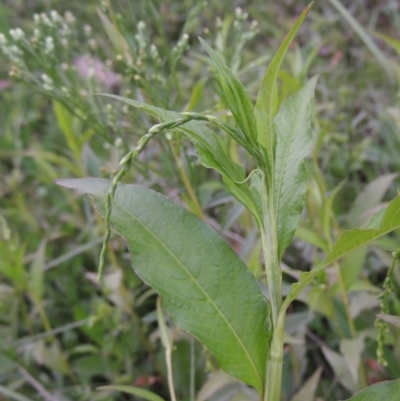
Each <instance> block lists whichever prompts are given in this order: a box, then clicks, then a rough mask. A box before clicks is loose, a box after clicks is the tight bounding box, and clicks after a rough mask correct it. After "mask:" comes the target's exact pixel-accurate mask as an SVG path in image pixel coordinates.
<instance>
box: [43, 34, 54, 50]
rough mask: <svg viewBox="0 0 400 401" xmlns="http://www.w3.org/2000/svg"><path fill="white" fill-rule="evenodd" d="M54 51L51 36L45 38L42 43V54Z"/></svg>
mask: <svg viewBox="0 0 400 401" xmlns="http://www.w3.org/2000/svg"><path fill="white" fill-rule="evenodd" d="M53 50H54V41H53V38H52V37H51V36H46V39H45V41H44V52H45V53H47V54H49V53H51V52H52V51H53Z"/></svg>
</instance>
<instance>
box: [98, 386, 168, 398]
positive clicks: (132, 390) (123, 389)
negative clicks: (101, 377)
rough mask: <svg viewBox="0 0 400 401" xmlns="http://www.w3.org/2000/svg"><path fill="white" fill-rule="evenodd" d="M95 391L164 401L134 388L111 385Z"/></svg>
mask: <svg viewBox="0 0 400 401" xmlns="http://www.w3.org/2000/svg"><path fill="white" fill-rule="evenodd" d="M96 390H106V391H119V392H121V393H127V394H132V395H136V396H137V397H139V398H143V399H144V400H148V401H164V398H161V397H160V396H159V395H157V394H155V393H152V392H151V391H149V390H145V389H144V388H140V387H134V386H124V385H118V384H115V385H114V384H111V385H109V386H100V387H97V388H96Z"/></svg>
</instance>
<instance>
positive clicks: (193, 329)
mask: <svg viewBox="0 0 400 401" xmlns="http://www.w3.org/2000/svg"><path fill="white" fill-rule="evenodd" d="M58 183H59V184H60V185H63V186H65V187H69V188H74V189H76V190H78V191H80V192H84V193H87V194H89V195H91V196H92V197H93V199H94V201H95V204H96V206H97V208H98V210H99V211H100V213H101V214H102V215H103V216H104V213H105V199H106V197H105V195H106V193H107V190H108V188H109V186H110V182H109V181H108V180H102V179H95V178H88V179H77V180H60V181H58ZM111 224H112V227H113V229H114V230H115V231H116V232H117V233H118V234H120V235H122V236H123V237H125V238H126V240H127V242H128V246H129V249H130V252H131V256H132V265H133V268H134V270H135V271H136V273H137V274H138V275H139V276H140V277H141V278H142V279H143V280H144V281H145V282H146V283H147V284H149V285H150V286H152V287H153V288H154V289H155V290H156V291H157V292H158V293H159V294H160V296H161V300H162V305H163V307H164V309H165V311H166V312H167V313H168V314H169V316H170V317H171V319H173V320H174V321H175V323H176V324H177V325H178V326H180V327H182V328H183V329H184V330H187V331H188V332H190V333H192V334H193V335H194V336H196V337H197V338H198V339H200V340H201V341H202V342H203V343H204V344H205V345H206V346H207V348H208V349H209V350H210V351H211V352H212V353H213V354H214V355H215V357H216V358H217V360H218V361H219V363H220V365H221V367H222V368H223V369H224V370H225V371H226V372H228V373H229V374H231V375H232V376H235V377H236V378H238V379H240V380H242V381H244V382H246V383H248V384H250V385H252V386H253V387H255V388H257V389H258V390H259V391H260V392H262V391H263V381H264V377H265V360H266V357H267V347H268V341H267V334H266V332H265V324H266V318H267V316H266V315H267V306H268V304H267V303H266V300H265V298H264V297H263V295H262V293H261V291H260V289H259V287H258V285H257V282H256V280H255V278H254V277H253V275H252V274H251V273H250V271H249V270H248V269H247V268H246V266H245V265H244V263H243V262H242V261H241V259H240V258H239V257H238V256H237V255H236V253H235V252H234V251H233V250H232V249H231V248H230V247H229V246H228V245H227V244H226V243H225V242H224V241H223V239H222V238H221V237H220V236H218V235H217V234H216V232H215V231H214V230H212V229H211V228H210V227H209V226H208V225H207V224H205V223H204V222H202V221H201V220H200V219H198V218H197V217H196V216H194V215H193V214H191V213H189V212H188V211H187V210H186V209H184V208H183V207H181V206H179V205H178V204H176V203H175V202H173V201H171V200H170V199H169V198H167V197H165V196H164V195H161V194H159V193H157V192H154V191H152V190H150V189H148V188H145V187H142V186H139V185H123V184H119V185H118V187H117V191H116V193H115V197H114V201H113V205H112V214H111Z"/></svg>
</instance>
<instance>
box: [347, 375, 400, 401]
mask: <svg viewBox="0 0 400 401" xmlns="http://www.w3.org/2000/svg"><path fill="white" fill-rule="evenodd" d="M378 400H382V401H383V400H384V401H398V400H400V379H398V380H392V381H384V382H381V383H377V384H374V385H372V386H369V387H367V388H365V389H364V390H362V391H360V392H359V393H357V394H355V395H353V397H351V398H349V399H348V400H346V401H378Z"/></svg>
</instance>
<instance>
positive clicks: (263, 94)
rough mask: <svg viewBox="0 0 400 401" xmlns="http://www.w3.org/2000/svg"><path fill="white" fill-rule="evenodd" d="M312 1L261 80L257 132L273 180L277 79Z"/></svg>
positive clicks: (277, 102)
mask: <svg viewBox="0 0 400 401" xmlns="http://www.w3.org/2000/svg"><path fill="white" fill-rule="evenodd" d="M311 6H312V3H311V4H310V5H309V6H308V7H307V8H306V9H305V10H304V11H303V12H302V14H301V15H300V17H299V18H298V19H297V21H296V23H295V25H294V26H293V28H292V29H291V31H290V32H289V34H288V36H287V37H286V38H285V40H284V41H283V42H282V44H281V46H280V48H279V49H278V51H277V53H276V55H275V57H274V58H273V59H272V61H271V63H270V65H269V66H268V69H267V71H266V73H265V75H264V77H263V80H262V81H261V85H260V89H259V91H258V96H257V103H256V106H255V109H254V111H255V114H256V119H257V133H258V137H257V138H258V142H259V143H260V144H261V146H262V147H263V148H264V149H265V151H266V157H267V162H268V163H267V168H268V169H269V171H268V172H269V175H268V177H269V178H270V179H271V181H272V174H273V165H274V146H275V135H274V128H273V119H274V117H275V115H276V113H277V111H278V107H279V100H278V90H277V83H276V80H277V78H278V73H279V70H280V68H281V65H282V62H283V59H284V57H285V55H286V53H287V51H288V49H289V46H290V44H291V43H292V41H293V39H294V37H295V36H296V34H297V32H298V30H299V29H300V27H301V25H302V23H303V21H304V18H305V17H306V16H307V14H308V12H309V11H310V9H311Z"/></svg>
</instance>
